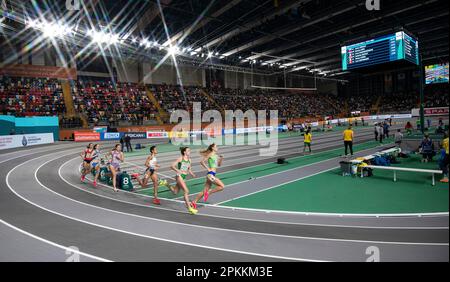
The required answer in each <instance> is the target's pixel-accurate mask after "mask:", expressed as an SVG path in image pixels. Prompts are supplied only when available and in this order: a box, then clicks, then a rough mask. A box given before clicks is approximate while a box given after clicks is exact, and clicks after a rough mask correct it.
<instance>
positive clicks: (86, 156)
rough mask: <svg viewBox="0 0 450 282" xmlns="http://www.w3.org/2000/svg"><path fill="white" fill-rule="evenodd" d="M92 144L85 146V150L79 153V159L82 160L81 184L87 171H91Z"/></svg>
mask: <svg viewBox="0 0 450 282" xmlns="http://www.w3.org/2000/svg"><path fill="white" fill-rule="evenodd" d="M93 146H94V144H92V143H89V145H87V147H86V149H85V150H83V152H81V154H80V156H81V159H82V160H83V163H82V165H81V166H82V168H81V181H82V182H83V181H84V179H85V177H86V174H88V173H89V171H91V161H92V153H93V151H94V148H93Z"/></svg>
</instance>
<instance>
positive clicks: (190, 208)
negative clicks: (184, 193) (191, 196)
mask: <svg viewBox="0 0 450 282" xmlns="http://www.w3.org/2000/svg"><path fill="white" fill-rule="evenodd" d="M188 211H189V213H190V214H197V213H198V210H196V209H194V208H193V207H189V208H188Z"/></svg>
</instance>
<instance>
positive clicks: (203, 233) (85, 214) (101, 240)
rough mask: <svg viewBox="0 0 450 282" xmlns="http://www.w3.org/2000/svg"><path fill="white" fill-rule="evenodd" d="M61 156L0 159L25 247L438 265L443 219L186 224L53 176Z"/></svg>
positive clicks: (9, 212) (119, 255) (188, 220)
mask: <svg viewBox="0 0 450 282" xmlns="http://www.w3.org/2000/svg"><path fill="white" fill-rule="evenodd" d="M71 147H73V144H67V145H57V146H54V147H51V148H36V149H31V150H28V151H27V152H26V153H25V152H17V155H16V156H15V154H13V153H12V154H10V155H8V160H7V161H5V162H3V163H1V162H2V158H0V163H1V168H0V178H1V183H0V215H1V219H2V220H4V222H6V223H8V224H9V226H8V228H16V229H13V230H15V231H17V230H21V231H23V232H22V233H21V234H23V235H24V236H25V237H29V238H28V239H29V240H31V239H30V238H33V239H36V238H40V239H45V240H46V242H44V241H42V240H39V242H41V243H42V244H43V245H42V247H45V245H48V248H55V245H58V246H66V248H67V246H76V247H77V248H79V250H80V252H83V253H85V254H87V255H89V256H91V257H92V258H98V259H97V260H100V259H104V260H112V261H139V260H146V261H148V260H150V261H180V260H181V261H205V260H208V261H272V260H302V261H305V260H306V261H364V260H365V259H366V258H367V256H366V254H365V252H366V249H367V248H368V247H370V246H377V247H378V248H379V249H380V251H381V259H382V260H383V261H448V214H443V215H429V216H424V217H418V216H410V217H401V218H397V217H388V218H384V217H378V218H377V217H357V216H355V217H351V216H350V217H347V216H342V217H339V216H338V217H337V216H332V215H307V214H289V213H266V212H259V211H248V210H230V209H225V208H222V207H212V206H208V207H204V208H202V209H201V214H200V215H198V216H191V215H188V214H186V213H185V212H184V208H183V206H182V204H180V203H179V202H178V201H164V202H163V206H162V207H153V206H150V205H149V204H148V203H149V201H148V198H147V197H144V196H141V195H137V194H131V193H123V192H119V193H114V192H112V190H111V189H110V188H108V187H101V186H100V187H99V188H97V189H92V188H91V187H90V186H89V185H85V184H80V183H79V179H78V176H77V174H76V173H77V172H76V168H73V167H72V168H71V169H70V166H68V167H66V168H65V167H63V164H65V163H67V162H68V161H70V159H72V158H74V157H75V156H76V154H77V153H78V151H79V148H76V149H72V148H71ZM55 152H57V153H55ZM3 229H4V228H2V229H1V230H3ZM10 232H11V230H10ZM0 234H4V233H3V232H2V233H0ZM26 234H28V235H26ZM31 235H32V236H35V237H30V236H31ZM2 236H4V237H5V238H8V235H2ZM9 237H10V235H9ZM2 242H4V240H2ZM50 243H52V244H53V245H52V244H50ZM2 244H3V243H2ZM21 246H22V245H21V244H20V240H18V241H16V242H13V243H12V245H10V246H9V249H11V248H12V249H14V248H17V249H20V250H22V251H23V252H22V253H21V254H23V258H22V260H35V259H36V255H34V256H33V255H32V254H33V252H31V251H30V252H29V255H27V250H23V248H21ZM57 248H59V249H60V250H61V252H64V249H61V248H60V247H57ZM2 249H3V246H2ZM2 253H3V252H2ZM34 254H35V252H34ZM0 259H3V260H5V258H2V257H0ZM6 259H7V258H6ZM15 259H17V260H20V258H18V257H16V258H15ZM41 259H42V260H58V257H57V256H50V255H47V254H46V253H43V255H42V258H41ZM94 260H95V259H94Z"/></svg>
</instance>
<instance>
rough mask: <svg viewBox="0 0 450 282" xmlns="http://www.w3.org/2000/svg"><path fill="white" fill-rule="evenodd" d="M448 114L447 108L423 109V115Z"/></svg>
mask: <svg viewBox="0 0 450 282" xmlns="http://www.w3.org/2000/svg"><path fill="white" fill-rule="evenodd" d="M448 114H449V108H430V109H425V115H426V116H443V115H446V116H448Z"/></svg>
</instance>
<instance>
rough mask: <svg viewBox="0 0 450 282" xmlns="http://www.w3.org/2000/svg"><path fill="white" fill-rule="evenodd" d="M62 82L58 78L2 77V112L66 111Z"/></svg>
mask: <svg viewBox="0 0 450 282" xmlns="http://www.w3.org/2000/svg"><path fill="white" fill-rule="evenodd" d="M65 110H66V109H65V104H64V97H63V93H62V87H61V84H60V83H59V82H58V80H56V79H46V78H12V77H6V76H3V77H0V113H1V114H3V115H7V114H9V115H14V116H16V117H25V116H52V115H59V114H63V113H64V112H65Z"/></svg>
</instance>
